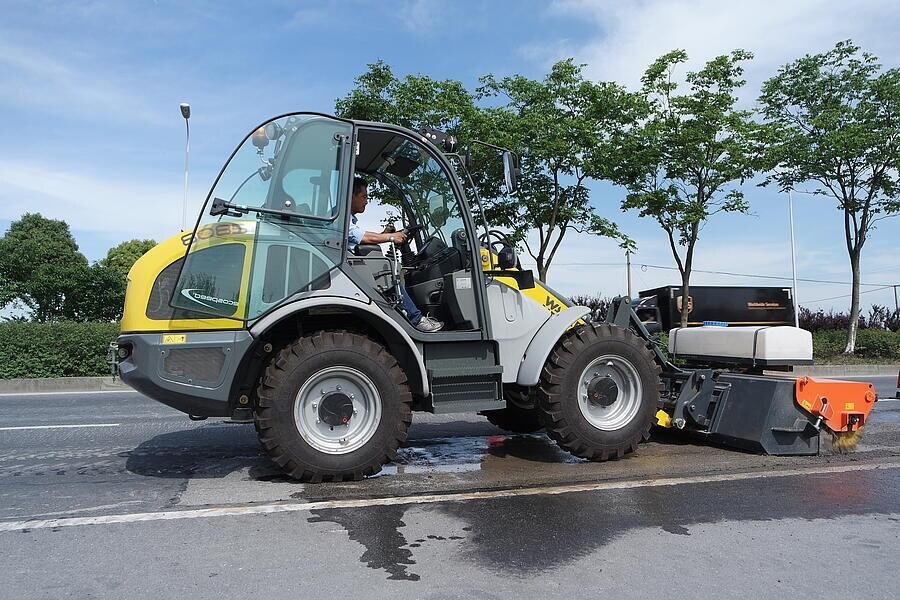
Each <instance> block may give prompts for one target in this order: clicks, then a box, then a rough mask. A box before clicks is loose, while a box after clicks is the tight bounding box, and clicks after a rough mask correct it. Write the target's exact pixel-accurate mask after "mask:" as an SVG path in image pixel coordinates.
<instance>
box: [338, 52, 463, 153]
mask: <svg viewBox="0 0 900 600" xmlns="http://www.w3.org/2000/svg"><path fill="white" fill-rule="evenodd" d="M335 114H336V115H337V116H339V117H344V118H347V119H359V120H364V121H378V122H382V123H393V124H395V125H402V126H404V127H408V128H410V129H412V130H414V131H421V130H422V128H424V127H434V128H436V129H440V130H442V131H445V132H447V133H451V134H454V135H457V136H460V135H464V131H466V127H467V126H468V127H469V128H471V126H472V124H473V123H474V121H475V120H477V116H478V109H477V108H476V107H475V103H474V100H473V97H472V94H470V93H469V92H468V90H466V87H465V86H464V85H463V84H462V83H461V82H459V81H456V80H454V79H444V80H438V79H432V78H431V77H428V76H426V75H406V76H405V77H404V78H403V79H399V78H397V76H396V75H394V72H393V70H392V69H391V67H390V66H389V65H387V64H386V63H385V62H384V61H380V60H379V61H376V62H374V63H371V64H369V66H368V70H367V71H366V72H365V73H363V74H362V75H360V76H359V77H357V78H356V79H355V80H354V88H353V89H352V90H351V91H350V92H349V93H348V94H347V95H346V96H344V97H343V98H338V99H337V100H336V101H335Z"/></svg>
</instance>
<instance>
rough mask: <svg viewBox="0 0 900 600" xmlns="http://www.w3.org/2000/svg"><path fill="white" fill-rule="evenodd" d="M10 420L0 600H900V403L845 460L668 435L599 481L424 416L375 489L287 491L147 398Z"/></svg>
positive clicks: (34, 408) (551, 452) (208, 429)
mask: <svg viewBox="0 0 900 600" xmlns="http://www.w3.org/2000/svg"><path fill="white" fill-rule="evenodd" d="M884 379H885V381H884V382H882V381H880V380H879V381H875V383H876V385H877V386H878V387H879V393H880V394H882V396H884V391H883V389H882V388H883V386H885V385H887V386H888V387H890V386H892V385H893V384H894V383H895V382H894V381H893V380H891V381H887V380H888V379H890V378H884ZM890 391H891V392H892V391H893V390H890ZM0 409H2V411H3V412H2V414H3V417H2V421H0V547H2V548H4V551H3V554H4V556H5V557H6V558H7V561H6V565H7V566H6V568H5V569H4V570H3V571H2V573H0V589H3V590H5V591H4V594H3V596H4V597H10V598H86V597H96V598H157V599H158V598H165V597H177V596H182V597H192V598H206V597H209V598H221V597H223V596H224V597H229V596H236V595H238V594H239V593H243V594H246V593H250V594H253V595H258V594H260V593H261V592H262V591H263V590H264V591H265V594H264V595H265V597H266V598H282V597H284V598H287V597H291V598H297V597H322V596H326V595H329V596H331V595H334V594H343V595H344V596H349V597H366V598H380V597H392V598H398V597H399V598H407V597H409V598H428V597H434V598H456V597H459V598H463V597H465V598H501V597H503V598H505V597H509V596H512V595H519V596H526V597H535V596H537V595H538V594H540V595H542V596H549V597H585V596H588V595H591V596H594V595H595V594H597V593H602V592H617V593H619V594H622V593H624V594H626V596H636V595H637V594H638V593H640V594H652V595H654V596H660V595H662V594H666V595H667V596H668V597H672V598H679V597H684V598H693V597H697V596H698V592H699V591H700V590H703V594H704V595H705V594H707V593H708V594H717V595H720V596H723V597H733V596H735V595H737V594H736V591H737V590H740V592H741V594H742V595H743V594H744V593H753V594H754V595H755V596H758V597H761V598H767V597H772V598H775V597H779V598H783V597H785V596H786V595H788V594H790V595H791V596H793V597H810V598H812V597H818V596H820V595H821V594H822V593H823V592H826V591H827V593H829V594H835V593H837V594H841V593H842V594H844V595H845V596H847V597H867V598H890V597H896V596H892V595H891V594H894V595H896V593H897V590H896V588H897V586H896V585H895V581H894V575H893V573H894V571H895V570H896V564H897V563H896V556H897V555H898V551H900V521H898V519H900V402H879V404H878V405H877V407H876V409H875V412H874V413H873V417H872V420H871V422H870V424H869V425H868V427H867V430H866V434H865V436H864V437H863V439H862V443H861V446H860V448H859V451H858V452H857V453H855V454H851V455H831V454H829V453H827V452H826V453H823V454H822V455H820V456H817V457H802V458H789V457H766V456H758V455H753V454H748V453H743V452H736V451H733V450H727V449H722V448H718V447H714V446H708V445H703V444H698V443H694V441H690V440H686V439H684V438H683V437H679V436H676V435H672V434H660V435H658V436H657V438H656V439H655V440H654V441H653V442H651V443H649V444H645V445H643V446H642V447H641V448H640V450H639V452H638V453H637V454H636V455H634V456H631V457H629V458H627V459H625V460H620V461H617V462H611V463H603V464H594V463H587V462H583V461H580V460H578V459H575V458H573V457H571V456H569V455H568V454H566V453H564V452H562V451H560V450H558V449H557V448H556V446H555V445H553V443H552V442H551V441H550V440H549V439H548V438H547V437H546V436H544V435H530V436H507V435H505V434H503V432H501V431H500V430H498V429H496V428H494V427H493V426H491V425H490V424H488V423H487V422H486V421H484V420H483V419H481V418H480V417H476V416H468V415H446V416H440V417H439V416H433V415H418V414H417V415H416V419H415V422H414V424H413V427H412V429H411V431H410V443H409V445H408V447H407V448H404V449H402V451H401V453H400V456H399V457H398V460H397V462H396V464H394V465H390V466H388V467H386V468H385V470H384V472H383V473H382V474H381V475H380V476H378V477H375V478H372V479H369V480H366V481H364V482H358V483H345V484H331V485H319V486H304V485H300V484H295V483H293V482H290V481H287V480H285V479H284V478H283V477H282V476H281V475H280V474H279V473H278V472H277V470H276V469H275V468H274V467H273V466H272V465H271V464H270V463H269V462H268V460H267V459H266V458H265V457H264V456H263V455H262V454H261V453H260V450H259V447H258V444H257V442H256V438H255V433H254V431H253V427H252V426H247V425H232V424H226V423H223V422H221V421H212V420H210V421H205V422H200V423H194V422H190V421H188V420H187V419H186V418H185V417H184V416H183V415H181V414H180V413H178V412H176V411H173V410H171V409H168V408H166V407H164V406H162V405H159V404H157V403H155V402H152V401H150V400H148V399H146V398H143V397H142V396H140V395H138V394H133V393H94V394H70V395H65V394H63V395H46V396H33V397H26V396H6V397H0ZM34 427H42V429H35V428H34ZM435 494H443V495H442V496H435ZM285 507H288V508H289V509H290V510H289V512H278V511H279V510H282V509H284V508H285ZM203 511H206V512H203ZM73 518H82V519H83V521H82V523H83V524H76V522H74V521H72V520H71V519H73ZM116 520H120V521H122V522H115V521H116ZM835 564H840V565H841V568H835V567H834V565H835ZM848 572H849V573H852V576H848Z"/></svg>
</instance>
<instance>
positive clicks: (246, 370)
mask: <svg viewBox="0 0 900 600" xmlns="http://www.w3.org/2000/svg"><path fill="white" fill-rule="evenodd" d="M456 145H457V144H456V140H455V139H454V138H453V137H452V136H448V135H446V134H444V133H442V132H439V131H436V130H427V131H424V132H415V131H411V130H409V129H406V128H403V127H399V126H396V125H390V124H385V123H374V122H364V121H353V120H347V119H341V118H336V117H333V116H328V115H324V114H317V113H292V114H287V115H282V116H279V117H277V118H274V119H271V120H269V121H267V122H265V123H263V124H261V125H260V126H258V127H255V128H254V129H253V130H252V131H251V132H250V133H249V134H248V135H247V136H246V137H245V138H244V140H243V141H242V142H241V143H240V144H239V145H238V147H237V149H236V150H235V151H234V152H233V153H232V154H231V156H230V157H229V159H228V160H227V162H226V164H225V166H224V167H223V169H222V170H221V172H220V173H219V175H218V177H217V178H216V180H215V182H214V184H213V186H212V189H211V191H210V192H209V195H208V196H207V198H206V201H205V203H204V206H203V208H202V210H201V213H200V215H199V217H198V219H197V222H196V226H195V227H194V228H193V229H191V230H189V231H185V232H182V233H181V234H179V235H175V236H173V237H172V238H170V239H168V240H166V241H164V242H162V243H161V244H159V245H158V246H156V247H155V248H153V249H152V250H150V251H149V252H148V253H147V254H145V255H144V256H143V257H142V258H141V259H139V260H138V261H137V262H136V263H135V265H134V267H133V268H132V269H131V272H130V273H129V275H128V287H127V292H126V298H125V308H124V316H123V319H122V323H121V335H120V336H119V337H118V339H117V342H116V346H115V347H114V349H113V353H114V356H115V363H116V368H117V371H118V373H119V375H120V376H121V378H122V379H123V380H124V381H125V382H126V383H127V384H129V385H130V386H131V387H133V388H134V389H136V390H138V391H140V392H142V393H143V394H145V395H147V396H149V397H151V398H154V399H156V400H158V401H160V402H162V403H165V404H167V405H169V406H171V407H174V408H176V409H178V410H180V411H183V412H185V413H187V414H188V415H189V416H190V417H191V418H192V419H204V418H207V417H230V418H232V419H234V420H239V421H248V422H249V421H252V422H253V423H254V424H255V427H256V430H257V432H258V435H259V439H260V442H261V444H262V446H263V448H264V449H265V451H266V452H267V453H268V455H269V456H270V457H271V459H272V460H273V461H274V462H275V463H276V464H277V465H278V466H279V467H281V468H282V469H283V470H284V471H285V473H287V474H288V475H289V476H291V477H293V478H295V479H298V480H303V481H311V482H317V481H341V480H356V479H360V478H363V477H366V476H370V475H373V474H375V473H377V472H378V471H379V470H380V469H381V467H382V465H383V464H385V463H387V462H389V461H391V460H392V459H393V458H394V456H395V453H396V451H397V448H398V447H399V446H400V445H401V444H403V443H404V442H405V440H406V436H407V429H408V428H409V425H410V422H411V419H412V412H413V411H426V412H432V413H453V412H478V413H482V414H484V415H485V416H486V417H487V418H488V419H489V420H490V421H491V422H492V423H494V424H496V425H497V426H499V427H501V428H503V429H506V430H509V431H512V432H533V431H538V430H540V429H544V430H546V432H547V434H548V435H549V436H550V437H551V438H553V439H554V440H555V441H556V442H557V443H558V444H559V445H560V446H561V447H562V448H564V449H565V450H567V451H569V452H571V453H572V454H574V455H576V456H579V457H582V458H585V459H589V460H597V461H604V460H608V459H616V458H621V457H622V456H624V455H625V454H627V453H629V452H633V451H635V449H636V448H637V446H638V444H640V443H641V442H643V441H645V440H647V439H648V438H649V437H650V433H651V428H653V427H654V426H660V427H673V428H676V429H680V430H683V431H685V432H692V433H693V434H694V435H697V436H700V437H702V438H706V439H709V440H711V441H714V442H717V443H722V444H727V445H733V446H738V447H742V448H746V449H750V450H754V451H759V452H769V453H773V454H815V453H817V452H818V451H819V437H820V432H822V431H829V432H832V433H834V434H838V435H847V436H853V435H854V434H856V433H857V432H858V430H859V429H860V427H862V426H863V425H864V423H865V421H866V418H867V416H868V414H869V411H870V410H871V408H872V405H873V403H874V402H875V400H876V398H875V395H874V391H873V389H872V387H871V386H869V385H868V384H862V383H853V382H821V381H815V380H813V379H811V378H799V379H798V378H791V377H771V376H766V375H763V374H762V369H764V368H779V367H781V368H783V367H784V366H785V365H791V364H800V363H803V362H809V361H811V358H812V356H811V343H810V342H809V339H808V335H809V334H808V333H807V332H804V331H802V330H797V329H795V328H790V327H787V328H783V327H775V328H766V327H758V328H737V327H731V328H729V327H714V326H709V327H700V328H694V329H692V330H677V329H676V330H673V331H672V332H671V334H670V339H669V351H670V352H669V353H668V354H666V353H665V352H664V351H663V349H662V348H660V347H658V345H657V343H656V341H655V340H654V339H653V338H652V337H651V335H650V334H649V333H648V332H647V330H646V329H645V328H644V326H643V324H642V323H641V321H640V320H639V319H638V318H637V316H636V315H635V313H634V311H633V310H632V308H631V303H630V301H629V299H627V298H620V299H618V300H617V301H616V302H615V303H614V304H613V306H612V307H611V308H610V309H609V311H608V313H607V314H606V315H599V314H593V313H592V312H591V310H590V309H589V308H587V307H584V306H575V305H573V304H572V303H571V302H570V301H569V300H568V299H567V298H565V297H564V296H563V295H561V294H559V293H557V292H555V291H554V290H553V289H552V288H550V287H549V286H548V285H547V284H546V283H544V282H542V281H539V280H536V279H535V277H534V275H533V273H532V272H531V271H529V270H527V269H523V268H521V264H520V263H519V261H518V260H517V258H516V255H515V249H514V247H513V245H512V244H510V243H509V241H508V240H507V239H506V237H505V236H504V235H503V233H501V232H499V231H496V230H492V229H489V228H488V226H487V224H486V223H484V222H483V220H482V221H481V222H478V221H476V219H475V217H474V216H473V211H472V207H473V205H474V203H477V202H479V199H478V197H477V193H476V192H475V188H474V186H473V185H472V184H471V182H472V180H471V177H470V176H469V174H468V170H467V165H468V163H469V155H468V154H462V153H460V152H459V151H458V149H457V148H456ZM497 152H498V153H499V156H500V157H501V159H502V163H503V173H504V177H505V187H506V190H507V191H508V192H509V193H514V192H515V191H516V189H517V181H516V179H517V176H518V158H517V156H516V155H515V153H514V152H512V151H510V150H507V149H503V148H497ZM358 176H361V177H364V178H366V179H367V180H368V181H370V182H373V183H374V184H376V185H377V189H378V190H380V193H381V194H382V196H383V198H385V200H386V201H388V202H389V203H390V204H391V205H392V206H394V207H396V208H397V210H399V212H400V218H401V219H402V221H403V228H404V229H405V231H406V233H407V235H408V241H407V243H406V244H404V245H402V246H400V247H393V248H389V252H387V253H385V252H383V251H382V248H381V247H379V246H377V245H365V244H360V245H358V246H356V247H354V248H352V249H351V248H350V247H348V239H347V232H348V228H349V226H350V221H351V214H350V198H351V192H352V182H353V180H354V177H358ZM474 214H483V213H482V212H481V211H476V213H474ZM401 284H402V285H401ZM404 293H406V294H409V295H411V297H412V300H413V301H414V302H415V304H416V305H417V306H418V307H419V308H420V309H421V311H422V312H423V313H425V314H428V315H430V316H433V317H435V318H437V319H440V320H441V321H443V322H444V324H445V327H444V329H443V330H441V331H437V332H429V333H424V332H422V331H419V330H418V329H416V328H415V327H413V326H412V325H411V324H410V322H409V321H408V319H407V318H406V316H405V315H404V314H403V312H402V302H401V300H402V298H401V295H402V294H404ZM804 334H806V335H805V336H804ZM673 356H679V357H681V358H679V360H678V361H677V364H676V363H674V362H672V357H673Z"/></svg>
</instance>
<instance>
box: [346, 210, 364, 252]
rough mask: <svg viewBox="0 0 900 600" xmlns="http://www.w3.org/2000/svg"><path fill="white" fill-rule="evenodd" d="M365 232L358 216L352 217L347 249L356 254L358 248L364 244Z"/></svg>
mask: <svg viewBox="0 0 900 600" xmlns="http://www.w3.org/2000/svg"><path fill="white" fill-rule="evenodd" d="M362 237H363V230H362V227H360V226H359V224H358V221H357V219H356V215H350V229H348V230H347V249H348V250H350V252H355V251H356V247H357V246H358V245H360V244H361V243H362Z"/></svg>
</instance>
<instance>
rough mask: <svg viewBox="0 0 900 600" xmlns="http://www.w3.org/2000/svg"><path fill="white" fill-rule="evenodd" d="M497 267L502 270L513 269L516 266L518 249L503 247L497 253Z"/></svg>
mask: <svg viewBox="0 0 900 600" xmlns="http://www.w3.org/2000/svg"><path fill="white" fill-rule="evenodd" d="M497 266H499V267H500V268H501V269H512V268H514V267H515V266H516V249H515V248H513V247H512V246H503V248H501V249H500V252H498V253H497Z"/></svg>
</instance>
